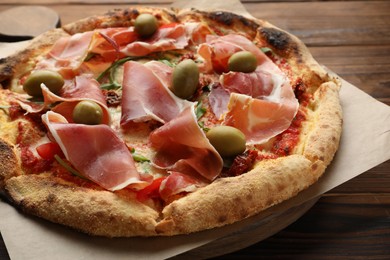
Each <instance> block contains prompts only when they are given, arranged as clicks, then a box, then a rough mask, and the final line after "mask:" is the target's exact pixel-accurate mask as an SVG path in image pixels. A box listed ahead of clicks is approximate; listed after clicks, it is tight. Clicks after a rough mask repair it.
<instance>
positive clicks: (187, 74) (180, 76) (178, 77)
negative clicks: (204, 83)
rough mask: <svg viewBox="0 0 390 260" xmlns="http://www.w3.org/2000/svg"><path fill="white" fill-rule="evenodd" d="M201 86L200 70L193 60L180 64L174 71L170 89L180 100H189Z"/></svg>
mask: <svg viewBox="0 0 390 260" xmlns="http://www.w3.org/2000/svg"><path fill="white" fill-rule="evenodd" d="M198 84H199V68H198V66H197V65H196V63H195V62H194V61H193V60H191V59H186V60H183V61H182V62H180V63H179V64H178V65H177V66H176V67H175V69H174V70H173V75H172V84H171V86H170V89H171V90H172V92H173V93H174V94H175V95H176V96H178V97H179V98H183V99H188V98H190V97H191V96H192V95H193V94H194V93H195V91H196V89H197V87H198Z"/></svg>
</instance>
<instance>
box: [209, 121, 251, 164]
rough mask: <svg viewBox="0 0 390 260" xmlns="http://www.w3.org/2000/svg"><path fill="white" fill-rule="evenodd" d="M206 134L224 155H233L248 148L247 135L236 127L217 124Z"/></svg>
mask: <svg viewBox="0 0 390 260" xmlns="http://www.w3.org/2000/svg"><path fill="white" fill-rule="evenodd" d="M206 136H207V138H208V139H209V141H210V143H211V145H212V146H214V148H215V149H216V150H217V152H218V153H219V154H220V155H221V156H222V157H233V156H236V155H239V154H241V153H243V152H244V151H245V149H246V146H245V143H246V140H245V135H244V133H243V132H241V131H240V130H239V129H237V128H235V127H231V126H224V125H221V126H216V127H214V128H211V129H210V130H209V131H208V132H207V134H206Z"/></svg>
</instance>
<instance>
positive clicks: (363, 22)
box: [245, 1, 390, 46]
mask: <svg viewBox="0 0 390 260" xmlns="http://www.w3.org/2000/svg"><path fill="white" fill-rule="evenodd" d="M245 7H246V8H247V10H250V12H251V14H252V15H253V16H255V17H257V18H262V19H265V20H268V21H270V22H271V23H273V24H275V25H276V26H278V27H280V28H283V29H285V30H287V31H289V32H291V33H293V34H295V35H296V36H298V37H299V38H300V39H302V40H303V41H304V42H305V43H306V44H307V45H309V46H329V45H331V46H335V45H337V46H340V45H380V44H389V43H390V37H388V35H389V34H390V16H389V15H388V12H389V10H390V2H389V1H378V2H364V1H361V2H314V3H310V5H308V4H307V3H304V2H294V3H283V4H274V3H264V4H246V5H245Z"/></svg>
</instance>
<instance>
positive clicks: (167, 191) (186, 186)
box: [159, 172, 205, 201]
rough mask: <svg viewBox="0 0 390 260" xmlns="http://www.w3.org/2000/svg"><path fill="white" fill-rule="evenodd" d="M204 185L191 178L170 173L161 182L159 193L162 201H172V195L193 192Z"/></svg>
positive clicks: (178, 173) (177, 173)
mask: <svg viewBox="0 0 390 260" xmlns="http://www.w3.org/2000/svg"><path fill="white" fill-rule="evenodd" d="M204 185H205V183H202V182H200V181H199V180H197V179H195V178H192V177H191V176H188V175H186V174H182V173H180V172H171V173H170V175H169V176H168V177H167V178H165V179H164V180H162V182H161V185H160V188H159V193H160V197H161V198H162V199H163V200H164V201H169V200H172V199H173V197H174V195H178V194H180V193H188V192H193V191H195V190H196V189H197V188H198V187H201V186H204Z"/></svg>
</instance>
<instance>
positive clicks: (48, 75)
mask: <svg viewBox="0 0 390 260" xmlns="http://www.w3.org/2000/svg"><path fill="white" fill-rule="evenodd" d="M41 84H45V86H46V87H47V88H49V89H50V91H51V92H53V93H58V92H59V91H60V90H61V88H62V86H63V85H64V79H63V78H62V76H61V75H60V74H58V73H57V72H55V71H50V70H37V71H35V72H33V73H31V74H30V75H29V76H28V77H27V79H26V81H25V82H24V84H23V90H24V91H25V92H26V93H27V94H29V95H30V96H33V97H41V96H42V89H41Z"/></svg>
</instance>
